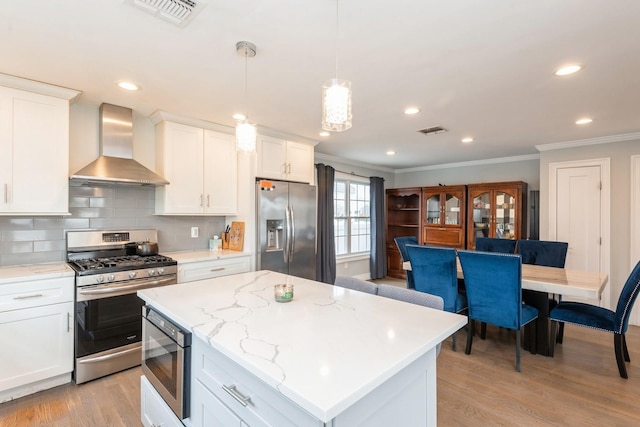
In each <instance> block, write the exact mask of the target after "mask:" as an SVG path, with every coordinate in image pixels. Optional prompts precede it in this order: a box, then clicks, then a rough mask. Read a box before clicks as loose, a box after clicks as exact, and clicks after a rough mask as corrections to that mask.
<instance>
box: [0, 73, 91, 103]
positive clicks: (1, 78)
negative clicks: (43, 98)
mask: <svg viewBox="0 0 640 427" xmlns="http://www.w3.org/2000/svg"><path fill="white" fill-rule="evenodd" d="M0 86H5V87H10V88H13V89H20V90H26V91H29V92H35V93H39V94H41V95H48V96H54V97H56V98H61V99H66V100H68V101H70V102H73V101H74V100H75V99H76V98H77V97H78V95H80V94H81V93H82V92H81V91H79V90H75V89H69V88H66V87H62V86H55V85H52V84H49V83H43V82H38V81H35V80H29V79H23V78H22V77H16V76H11V75H9V74H0Z"/></svg>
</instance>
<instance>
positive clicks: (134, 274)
mask: <svg viewBox="0 0 640 427" xmlns="http://www.w3.org/2000/svg"><path fill="white" fill-rule="evenodd" d="M157 241H158V232H157V230H129V231H123V230H118V231H69V232H67V261H68V263H69V265H70V266H71V267H72V268H73V269H74V270H75V272H76V280H75V282H76V322H75V331H76V332H75V356H76V360H75V370H74V380H75V382H76V383H77V384H80V383H83V382H86V381H90V380H92V379H95V378H99V377H102V376H104V375H108V374H111V373H114V372H118V371H121V370H123V369H128V368H130V367H133V366H137V365H140V361H141V359H142V350H141V348H142V347H141V339H142V306H143V305H144V303H143V301H142V300H141V299H140V298H138V296H137V295H136V292H137V291H138V290H140V289H146V288H152V287H157V286H165V285H172V284H175V283H177V272H178V267H177V265H178V263H177V261H175V260H173V259H171V258H169V257H166V256H163V255H159V254H156V253H154V252H155V251H151V252H150V251H149V248H157V246H156V245H154V244H157ZM143 242H144V243H143ZM140 247H143V248H145V250H144V251H142V253H146V254H149V255H145V256H142V255H137V254H136V252H140V251H139V248H140Z"/></svg>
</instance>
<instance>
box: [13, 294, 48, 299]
mask: <svg viewBox="0 0 640 427" xmlns="http://www.w3.org/2000/svg"><path fill="white" fill-rule="evenodd" d="M43 296H44V295H43V294H31V295H20V296H17V297H13V299H29V298H40V297H43Z"/></svg>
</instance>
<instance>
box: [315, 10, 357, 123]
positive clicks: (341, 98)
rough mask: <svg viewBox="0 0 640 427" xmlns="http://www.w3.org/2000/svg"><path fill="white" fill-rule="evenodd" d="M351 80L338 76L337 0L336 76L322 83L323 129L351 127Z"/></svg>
mask: <svg viewBox="0 0 640 427" xmlns="http://www.w3.org/2000/svg"><path fill="white" fill-rule="evenodd" d="M351 118H352V114H351V82H350V81H348V80H342V79H339V78H338V0H336V77H335V78H334V79H329V80H327V81H326V82H324V84H323V85H322V129H324V130H329V131H334V132H342V131H344V130H347V129H349V128H350V127H351Z"/></svg>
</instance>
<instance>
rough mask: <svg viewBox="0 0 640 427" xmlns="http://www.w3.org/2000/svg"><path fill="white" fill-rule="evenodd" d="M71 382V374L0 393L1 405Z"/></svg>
mask: <svg viewBox="0 0 640 427" xmlns="http://www.w3.org/2000/svg"><path fill="white" fill-rule="evenodd" d="M70 382H71V372H69V373H68V374H62V375H58V376H57V377H53V378H47V379H46V380H42V381H37V382H35V383H31V384H26V385H23V386H20V387H15V388H12V389H10V390H4V391H0V403H4V402H8V401H10V400H14V399H18V398H20V397H23V396H27V395H30V394H33V393H37V392H39V391H43V390H47V389H50V388H53V387H57V386H59V385H62V384H66V383H70Z"/></svg>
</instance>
